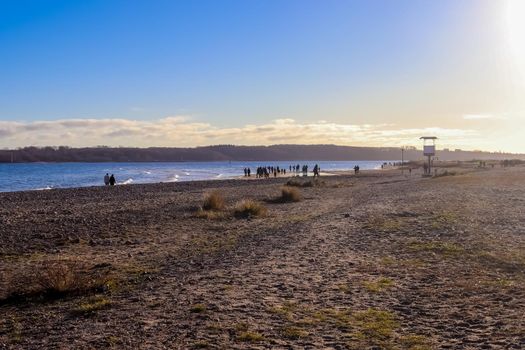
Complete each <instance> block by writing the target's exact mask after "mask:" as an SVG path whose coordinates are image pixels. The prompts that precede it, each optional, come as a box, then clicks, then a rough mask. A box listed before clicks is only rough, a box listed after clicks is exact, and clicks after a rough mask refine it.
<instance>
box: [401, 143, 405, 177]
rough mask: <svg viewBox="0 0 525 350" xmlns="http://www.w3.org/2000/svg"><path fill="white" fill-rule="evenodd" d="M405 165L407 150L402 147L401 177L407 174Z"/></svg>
mask: <svg viewBox="0 0 525 350" xmlns="http://www.w3.org/2000/svg"><path fill="white" fill-rule="evenodd" d="M404 164H405V148H404V147H401V175H403V174H404V173H405V168H404V167H403V165H404Z"/></svg>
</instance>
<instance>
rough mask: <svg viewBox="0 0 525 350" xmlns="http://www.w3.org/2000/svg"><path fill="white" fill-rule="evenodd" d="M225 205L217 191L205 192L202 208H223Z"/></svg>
mask: <svg viewBox="0 0 525 350" xmlns="http://www.w3.org/2000/svg"><path fill="white" fill-rule="evenodd" d="M225 206H226V202H225V200H224V197H223V196H222V194H221V193H220V192H219V191H213V192H210V193H208V194H206V195H205V197H204V202H203V203H202V209H203V210H223V209H224V207H225Z"/></svg>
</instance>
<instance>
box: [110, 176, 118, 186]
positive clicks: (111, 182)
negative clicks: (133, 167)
mask: <svg viewBox="0 0 525 350" xmlns="http://www.w3.org/2000/svg"><path fill="white" fill-rule="evenodd" d="M116 182H117V180H115V176H114V175H113V174H111V176H110V177H109V184H110V185H111V186H115V183H116Z"/></svg>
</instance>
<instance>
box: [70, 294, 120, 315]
mask: <svg viewBox="0 0 525 350" xmlns="http://www.w3.org/2000/svg"><path fill="white" fill-rule="evenodd" d="M110 305H111V301H109V300H108V299H107V298H105V297H103V296H96V297H93V298H89V299H88V300H87V301H84V302H82V303H80V304H79V305H78V306H77V307H76V308H74V309H73V313H74V314H76V315H83V316H88V315H92V314H94V313H96V312H97V311H99V310H104V309H107V308H108V307H109V306H110Z"/></svg>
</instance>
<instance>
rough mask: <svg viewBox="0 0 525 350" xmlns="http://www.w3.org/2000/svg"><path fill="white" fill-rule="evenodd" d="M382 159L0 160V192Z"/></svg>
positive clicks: (328, 167)
mask: <svg viewBox="0 0 525 350" xmlns="http://www.w3.org/2000/svg"><path fill="white" fill-rule="evenodd" d="M383 163H384V161H274V162H272V161H261V162H243V161H232V162H152V163H150V162H144V163H140V162H133V163H14V164H11V163H3V164H0V192H11V191H25V190H46V189H53V188H68V187H85V186H101V185H103V184H104V182H103V178H104V175H105V174H106V173H108V174H110V175H111V174H114V175H115V178H116V180H117V183H118V184H120V185H125V184H138V183H156V182H177V181H196V180H214V179H229V178H235V177H239V176H243V175H244V172H243V169H244V168H251V171H252V176H254V175H255V174H254V173H255V169H256V168H257V167H258V166H275V167H276V166H279V167H280V168H284V169H286V171H287V172H289V166H290V165H297V164H299V165H301V166H302V165H308V166H309V167H308V169H309V171H311V170H312V169H313V167H314V165H315V164H319V166H320V167H321V171H322V172H330V171H337V170H351V169H353V168H354V166H355V165H358V166H359V167H360V169H362V170H367V169H378V168H380V167H381V164H383Z"/></svg>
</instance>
